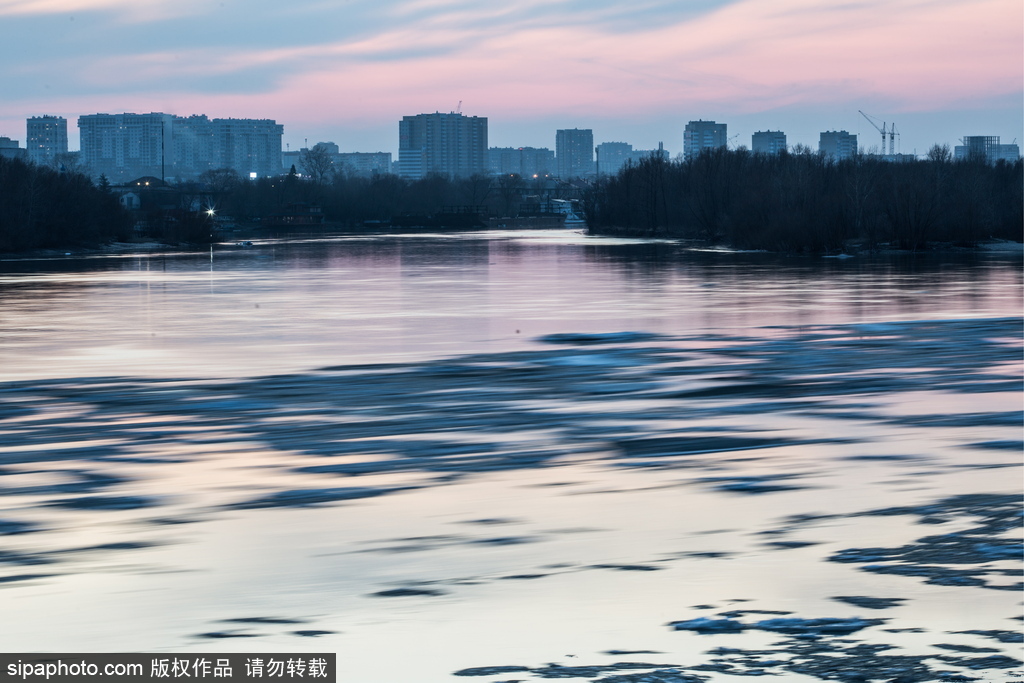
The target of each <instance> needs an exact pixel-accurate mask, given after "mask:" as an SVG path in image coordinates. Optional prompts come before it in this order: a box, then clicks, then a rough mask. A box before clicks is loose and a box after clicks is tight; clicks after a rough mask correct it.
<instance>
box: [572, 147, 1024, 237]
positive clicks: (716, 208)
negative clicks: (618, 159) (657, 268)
mask: <svg viewBox="0 0 1024 683" xmlns="http://www.w3.org/2000/svg"><path fill="white" fill-rule="evenodd" d="M1022 171H1024V164H1022V163H1021V161H1020V160H1018V161H1017V162H1016V163H1013V164H1008V163H1006V162H999V163H997V164H994V165H992V164H987V163H985V161H984V160H974V159H972V160H966V161H953V160H952V159H951V158H950V155H949V150H948V148H946V147H934V148H933V149H932V150H931V151H930V152H929V154H928V157H927V158H926V159H925V160H921V161H915V162H907V163H896V162H890V161H883V160H880V159H875V158H872V157H864V156H859V157H857V158H854V159H849V160H843V161H838V162H833V161H830V160H829V159H828V158H827V157H825V156H823V155H820V154H813V153H810V152H809V151H804V152H802V153H796V154H789V153H782V154H778V155H762V154H752V153H750V152H748V151H746V150H738V151H726V150H715V151H712V152H706V153H704V154H701V155H700V156H699V157H696V158H695V159H692V160H686V161H681V160H678V161H666V160H664V159H659V158H656V157H651V158H648V159H644V160H642V161H641V162H640V163H638V164H633V165H630V166H628V167H626V168H624V169H623V170H622V171H621V172H620V173H619V174H618V175H616V176H614V177H609V178H607V179H601V180H599V181H598V182H597V183H596V184H595V186H594V188H593V189H592V190H591V191H590V192H588V193H587V195H586V197H585V199H584V211H585V213H586V216H587V222H588V225H589V227H590V231H591V232H592V233H595V234H607V235H628V236H638V237H639V236H643V237H670V238H691V239H700V240H705V241H707V242H709V243H715V244H724V245H728V246H729V247H731V248H734V249H748V250H766V251H773V252H782V253H809V254H838V253H842V252H844V251H845V250H848V249H853V248H857V249H863V250H868V251H875V250H878V249H879V248H881V247H883V246H884V247H888V248H895V249H899V250H901V251H921V250H927V249H929V248H930V247H934V246H935V245H943V246H945V247H949V246H953V247H961V248H975V247H977V246H978V245H979V244H980V243H981V242H983V241H984V240H993V241H998V240H1008V241H1013V242H1020V241H1021V237H1022V231H1024V218H1022V217H1024V172H1022Z"/></svg>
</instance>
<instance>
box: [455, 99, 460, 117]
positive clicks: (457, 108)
mask: <svg viewBox="0 0 1024 683" xmlns="http://www.w3.org/2000/svg"><path fill="white" fill-rule="evenodd" d="M455 113H456V114H461V113H462V100H459V106H457V107H455Z"/></svg>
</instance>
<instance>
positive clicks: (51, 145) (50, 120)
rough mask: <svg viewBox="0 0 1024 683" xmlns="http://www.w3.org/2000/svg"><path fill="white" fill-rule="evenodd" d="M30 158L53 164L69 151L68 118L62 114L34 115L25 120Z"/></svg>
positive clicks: (39, 162)
mask: <svg viewBox="0 0 1024 683" xmlns="http://www.w3.org/2000/svg"><path fill="white" fill-rule="evenodd" d="M25 128H26V130H27V136H26V138H25V139H26V143H25V147H26V149H27V150H28V160H29V161H31V162H32V163H35V164H40V165H44V164H52V163H54V161H55V160H56V159H58V157H59V155H61V154H67V153H68V120H67V119H65V118H64V117H62V116H33V117H32V118H30V119H27V120H26V122H25Z"/></svg>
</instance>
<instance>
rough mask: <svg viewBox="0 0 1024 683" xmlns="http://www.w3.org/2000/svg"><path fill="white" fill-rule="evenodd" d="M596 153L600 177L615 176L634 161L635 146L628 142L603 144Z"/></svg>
mask: <svg viewBox="0 0 1024 683" xmlns="http://www.w3.org/2000/svg"><path fill="white" fill-rule="evenodd" d="M596 152H597V174H598V175H615V174H617V173H618V172H619V170H620V169H621V168H622V167H623V166H625V165H626V164H628V163H629V162H630V161H631V160H632V159H633V145H631V144H629V143H628V142H602V143H601V144H600V145H598V146H597V148H596Z"/></svg>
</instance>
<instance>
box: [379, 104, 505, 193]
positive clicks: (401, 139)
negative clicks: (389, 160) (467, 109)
mask: <svg viewBox="0 0 1024 683" xmlns="http://www.w3.org/2000/svg"><path fill="white" fill-rule="evenodd" d="M486 172H487V118H486V117H483V116H466V115H464V114H456V113H454V112H452V113H449V114H442V113H440V112H435V113H433V114H417V115H416V116H405V117H403V118H402V120H401V121H399V122H398V174H399V175H400V176H402V177H403V178H410V179H418V178H423V177H424V176H426V175H427V174H430V173H440V174H442V175H445V176H448V177H450V178H459V177H463V178H464V177H467V176H471V175H473V174H475V173H486Z"/></svg>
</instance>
